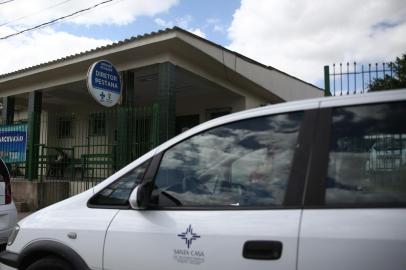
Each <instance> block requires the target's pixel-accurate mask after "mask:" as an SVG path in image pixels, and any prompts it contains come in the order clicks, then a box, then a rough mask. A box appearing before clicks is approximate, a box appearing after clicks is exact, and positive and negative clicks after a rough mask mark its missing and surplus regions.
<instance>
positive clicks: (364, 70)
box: [324, 62, 396, 96]
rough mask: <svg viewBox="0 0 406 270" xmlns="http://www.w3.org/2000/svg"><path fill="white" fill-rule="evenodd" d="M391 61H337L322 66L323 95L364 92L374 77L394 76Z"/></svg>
mask: <svg viewBox="0 0 406 270" xmlns="http://www.w3.org/2000/svg"><path fill="white" fill-rule="evenodd" d="M395 75H396V71H395V69H394V64H393V63H381V64H378V63H375V64H367V65H364V64H361V65H360V64H357V63H356V62H353V63H351V64H350V63H349V62H347V63H345V64H343V63H339V64H333V65H332V67H331V68H330V66H324V90H325V96H338V95H340V96H342V95H351V94H359V93H366V92H368V91H369V90H370V86H371V83H373V82H374V80H376V79H382V78H385V77H392V78H393V77H394V76H395Z"/></svg>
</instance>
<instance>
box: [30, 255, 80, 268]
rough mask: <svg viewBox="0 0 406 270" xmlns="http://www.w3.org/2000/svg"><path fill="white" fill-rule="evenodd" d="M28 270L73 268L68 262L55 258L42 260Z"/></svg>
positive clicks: (49, 257)
mask: <svg viewBox="0 0 406 270" xmlns="http://www.w3.org/2000/svg"><path fill="white" fill-rule="evenodd" d="M27 270H73V268H72V266H71V265H70V264H69V263H67V262H66V261H64V260H62V259H59V258H58V257H55V256H48V257H45V258H42V259H40V260H38V261H36V262H34V263H33V264H31V265H30V266H28V268H27Z"/></svg>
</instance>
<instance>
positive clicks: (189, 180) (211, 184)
mask: <svg viewBox="0 0 406 270" xmlns="http://www.w3.org/2000/svg"><path fill="white" fill-rule="evenodd" d="M302 118H303V112H294V113H287V114H279V115H273V116H265V117H258V118H252V119H247V120H242V121H238V122H233V123H230V124H225V125H223V126H219V127H216V128H213V129H211V130H208V131H205V132H202V133H200V134H197V135H194V136H193V137H191V138H189V139H187V140H185V141H183V142H181V143H179V144H177V145H175V146H174V147H172V148H170V149H169V150H167V151H166V152H165V153H164V155H163V158H162V161H161V164H160V167H159V169H158V172H157V175H156V178H155V184H156V186H157V190H158V192H157V191H155V193H159V202H158V206H179V207H182V206H185V207H225V206H227V207H238V206H249V207H251V206H253V207H256V206H259V207H269V206H271V207H272V206H280V205H282V204H283V200H284V197H285V193H286V189H287V183H288V180H289V176H290V169H291V164H292V160H293V155H294V150H295V147H296V143H297V139H298V133H299V128H300V125H301V122H302ZM171 202H176V203H172V204H171Z"/></svg>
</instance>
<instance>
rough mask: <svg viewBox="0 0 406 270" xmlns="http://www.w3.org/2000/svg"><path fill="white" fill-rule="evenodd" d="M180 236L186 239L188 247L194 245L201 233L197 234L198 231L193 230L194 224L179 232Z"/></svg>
mask: <svg viewBox="0 0 406 270" xmlns="http://www.w3.org/2000/svg"><path fill="white" fill-rule="evenodd" d="M178 236H179V237H180V238H181V239H183V240H185V243H186V245H187V248H188V249H189V248H190V246H191V245H192V241H193V240H196V239H198V238H200V235H197V233H194V232H193V228H192V225H189V227H187V228H186V231H185V232H183V233H181V234H178Z"/></svg>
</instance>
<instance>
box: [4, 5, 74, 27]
mask: <svg viewBox="0 0 406 270" xmlns="http://www.w3.org/2000/svg"><path fill="white" fill-rule="evenodd" d="M70 1H72V0H65V1H63V2H60V3H58V4H55V5H52V6H49V7H46V8H44V9H41V10H38V11H37V12H33V13H30V14H27V15H25V16H22V17H19V18H17V19H14V20H12V21H8V22H5V23H2V24H0V27H2V26H5V25H8V24H10V23H13V22H17V21H21V20H22V19H25V18H28V17H31V16H33V15H37V14H39V13H42V12H44V11H46V10H49V9H52V8H55V7H57V6H60V5H63V4H65V3H67V2H70Z"/></svg>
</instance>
